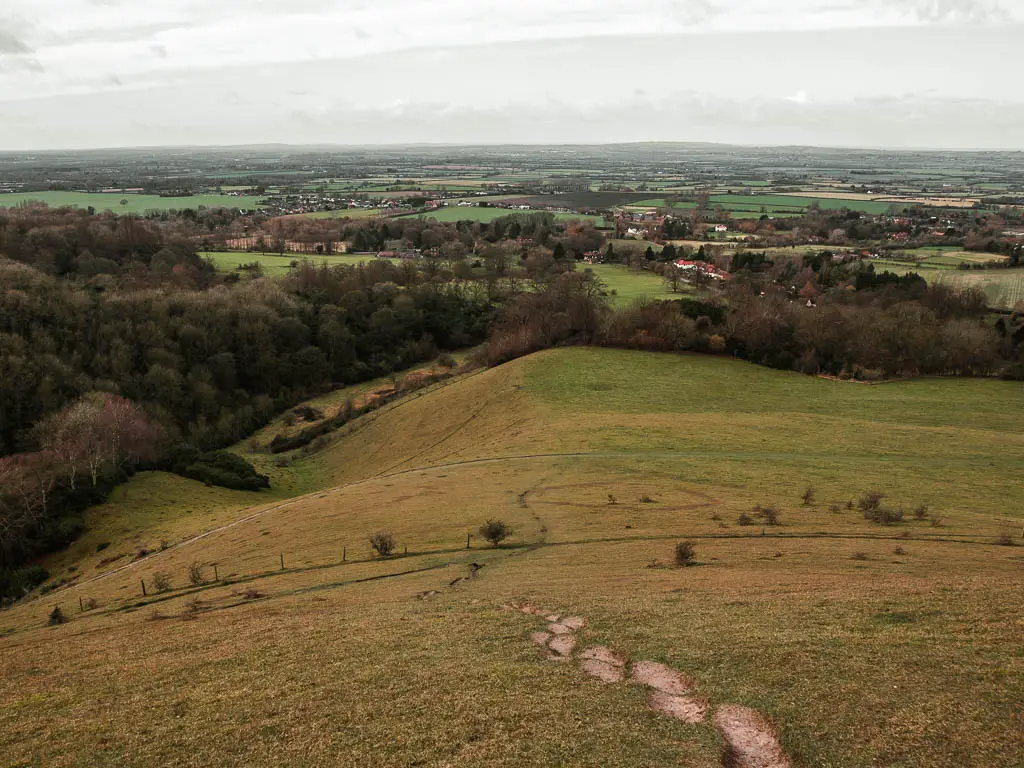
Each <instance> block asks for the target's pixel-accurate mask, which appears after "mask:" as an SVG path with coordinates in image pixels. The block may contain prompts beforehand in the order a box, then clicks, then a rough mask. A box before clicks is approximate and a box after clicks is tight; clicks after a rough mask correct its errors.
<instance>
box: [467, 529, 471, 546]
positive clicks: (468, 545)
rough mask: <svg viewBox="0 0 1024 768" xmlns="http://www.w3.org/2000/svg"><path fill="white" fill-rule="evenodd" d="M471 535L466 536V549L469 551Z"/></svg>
mask: <svg viewBox="0 0 1024 768" xmlns="http://www.w3.org/2000/svg"><path fill="white" fill-rule="evenodd" d="M470 535H471V534H468V533H467V534H466V549H469V537H470Z"/></svg>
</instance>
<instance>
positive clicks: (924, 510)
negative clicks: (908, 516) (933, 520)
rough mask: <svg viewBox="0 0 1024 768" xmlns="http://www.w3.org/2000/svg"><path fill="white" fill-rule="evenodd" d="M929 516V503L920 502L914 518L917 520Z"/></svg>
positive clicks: (915, 508) (915, 509)
mask: <svg viewBox="0 0 1024 768" xmlns="http://www.w3.org/2000/svg"><path fill="white" fill-rule="evenodd" d="M927 517H928V505H927V504H918V505H917V506H916V507H914V519H915V520H925V519H926V518H927Z"/></svg>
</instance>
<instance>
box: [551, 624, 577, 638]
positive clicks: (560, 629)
mask: <svg viewBox="0 0 1024 768" xmlns="http://www.w3.org/2000/svg"><path fill="white" fill-rule="evenodd" d="M548 632H550V633H551V634H553V635H571V634H572V628H571V627H567V626H566V625H565V624H561V623H558V622H556V623H554V624H548Z"/></svg>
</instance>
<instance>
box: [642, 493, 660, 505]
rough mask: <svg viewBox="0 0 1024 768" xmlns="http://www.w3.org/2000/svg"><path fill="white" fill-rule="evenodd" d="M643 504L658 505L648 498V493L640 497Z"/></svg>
mask: <svg viewBox="0 0 1024 768" xmlns="http://www.w3.org/2000/svg"><path fill="white" fill-rule="evenodd" d="M640 503H641V504H657V502H656V501H655V500H654V499H652V498H651V497H650V496H648V495H647V494H646V493H645V494H644V495H643V496H641V497H640Z"/></svg>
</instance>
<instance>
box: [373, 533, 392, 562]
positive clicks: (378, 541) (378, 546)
mask: <svg viewBox="0 0 1024 768" xmlns="http://www.w3.org/2000/svg"><path fill="white" fill-rule="evenodd" d="M370 546H371V547H373V549H374V551H375V552H376V553H377V554H378V555H380V556H381V557H388V556H389V555H390V554H391V553H392V552H394V551H395V547H397V546H398V542H397V541H396V540H395V537H394V535H393V534H392V533H390V532H388V531H378V532H377V533H375V534H373V535H372V536H371V537H370Z"/></svg>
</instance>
